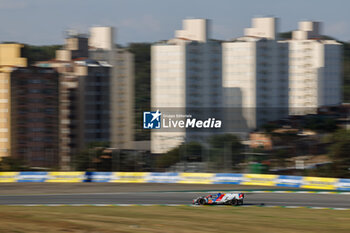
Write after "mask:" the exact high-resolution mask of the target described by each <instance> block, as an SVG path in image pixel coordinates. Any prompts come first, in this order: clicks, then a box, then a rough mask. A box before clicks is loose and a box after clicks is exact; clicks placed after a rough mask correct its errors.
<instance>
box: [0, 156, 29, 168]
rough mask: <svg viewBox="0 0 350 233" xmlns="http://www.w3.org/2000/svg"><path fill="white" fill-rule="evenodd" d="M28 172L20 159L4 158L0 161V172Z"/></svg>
mask: <svg viewBox="0 0 350 233" xmlns="http://www.w3.org/2000/svg"><path fill="white" fill-rule="evenodd" d="M23 170H29V167H28V166H26V165H25V162H24V161H23V160H22V159H19V158H14V157H4V158H2V159H1V161H0V171H23Z"/></svg>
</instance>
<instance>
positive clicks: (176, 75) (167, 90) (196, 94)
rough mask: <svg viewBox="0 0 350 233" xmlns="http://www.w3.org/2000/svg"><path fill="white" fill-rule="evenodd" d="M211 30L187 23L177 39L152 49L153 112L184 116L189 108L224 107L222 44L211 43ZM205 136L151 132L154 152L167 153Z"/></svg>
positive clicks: (206, 23) (200, 23) (194, 22)
mask: <svg viewBox="0 0 350 233" xmlns="http://www.w3.org/2000/svg"><path fill="white" fill-rule="evenodd" d="M210 30H211V28H210V22H209V20H207V19H186V20H184V21H183V29H182V30H178V31H176V32H175V38H173V39H170V40H168V41H166V42H159V43H156V44H154V45H153V46H152V48H151V106H152V109H154V110H156V109H159V108H173V109H175V110H176V113H179V114H181V113H182V114H185V113H186V108H187V109H188V108H194V107H195V108H197V109H199V110H201V111H204V110H205V109H210V108H213V107H216V108H217V107H220V106H221V104H222V78H221V77H222V74H221V69H222V68H221V65H222V63H221V56H222V52H221V44H220V42H217V41H214V40H211V39H210ZM209 111H210V110H209ZM206 136H207V135H206V134H204V133H193V132H189V131H188V130H186V129H183V130H178V131H177V132H160V131H157V130H152V132H151V151H152V153H164V152H167V151H168V150H170V149H172V148H174V147H176V146H178V145H180V144H181V143H183V142H186V141H191V140H194V139H196V140H201V139H203V140H205V139H204V138H205V137H206Z"/></svg>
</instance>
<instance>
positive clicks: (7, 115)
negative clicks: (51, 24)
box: [0, 44, 27, 160]
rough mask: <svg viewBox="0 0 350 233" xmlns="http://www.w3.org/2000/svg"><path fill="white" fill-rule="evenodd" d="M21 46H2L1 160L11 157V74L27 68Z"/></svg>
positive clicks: (0, 48) (0, 77) (0, 73)
mask: <svg viewBox="0 0 350 233" xmlns="http://www.w3.org/2000/svg"><path fill="white" fill-rule="evenodd" d="M22 47H23V45H21V44H0V160H1V158H2V157H8V156H11V72H12V71H13V69H14V68H15V67H26V66H27V59H26V58H22V57H21V48H22Z"/></svg>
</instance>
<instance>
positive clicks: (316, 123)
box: [303, 117, 338, 132]
mask: <svg viewBox="0 0 350 233" xmlns="http://www.w3.org/2000/svg"><path fill="white" fill-rule="evenodd" d="M303 128H305V129H311V130H315V131H319V132H334V131H336V130H337V129H338V126H337V122H336V121H335V119H331V118H324V117H323V118H322V117H312V118H307V119H306V120H305V124H304V125H303Z"/></svg>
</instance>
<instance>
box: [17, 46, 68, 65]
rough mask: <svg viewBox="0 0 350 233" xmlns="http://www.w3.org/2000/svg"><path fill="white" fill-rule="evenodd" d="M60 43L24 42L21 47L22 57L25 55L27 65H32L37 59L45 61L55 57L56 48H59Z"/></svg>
mask: <svg viewBox="0 0 350 233" xmlns="http://www.w3.org/2000/svg"><path fill="white" fill-rule="evenodd" d="M61 47H62V46H61V45H44V46H34V45H27V44H25V45H24V47H23V49H22V57H26V58H27V61H28V65H33V64H34V63H35V62H38V61H45V60H50V59H53V58H55V54H56V50H58V49H60V48H61Z"/></svg>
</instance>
